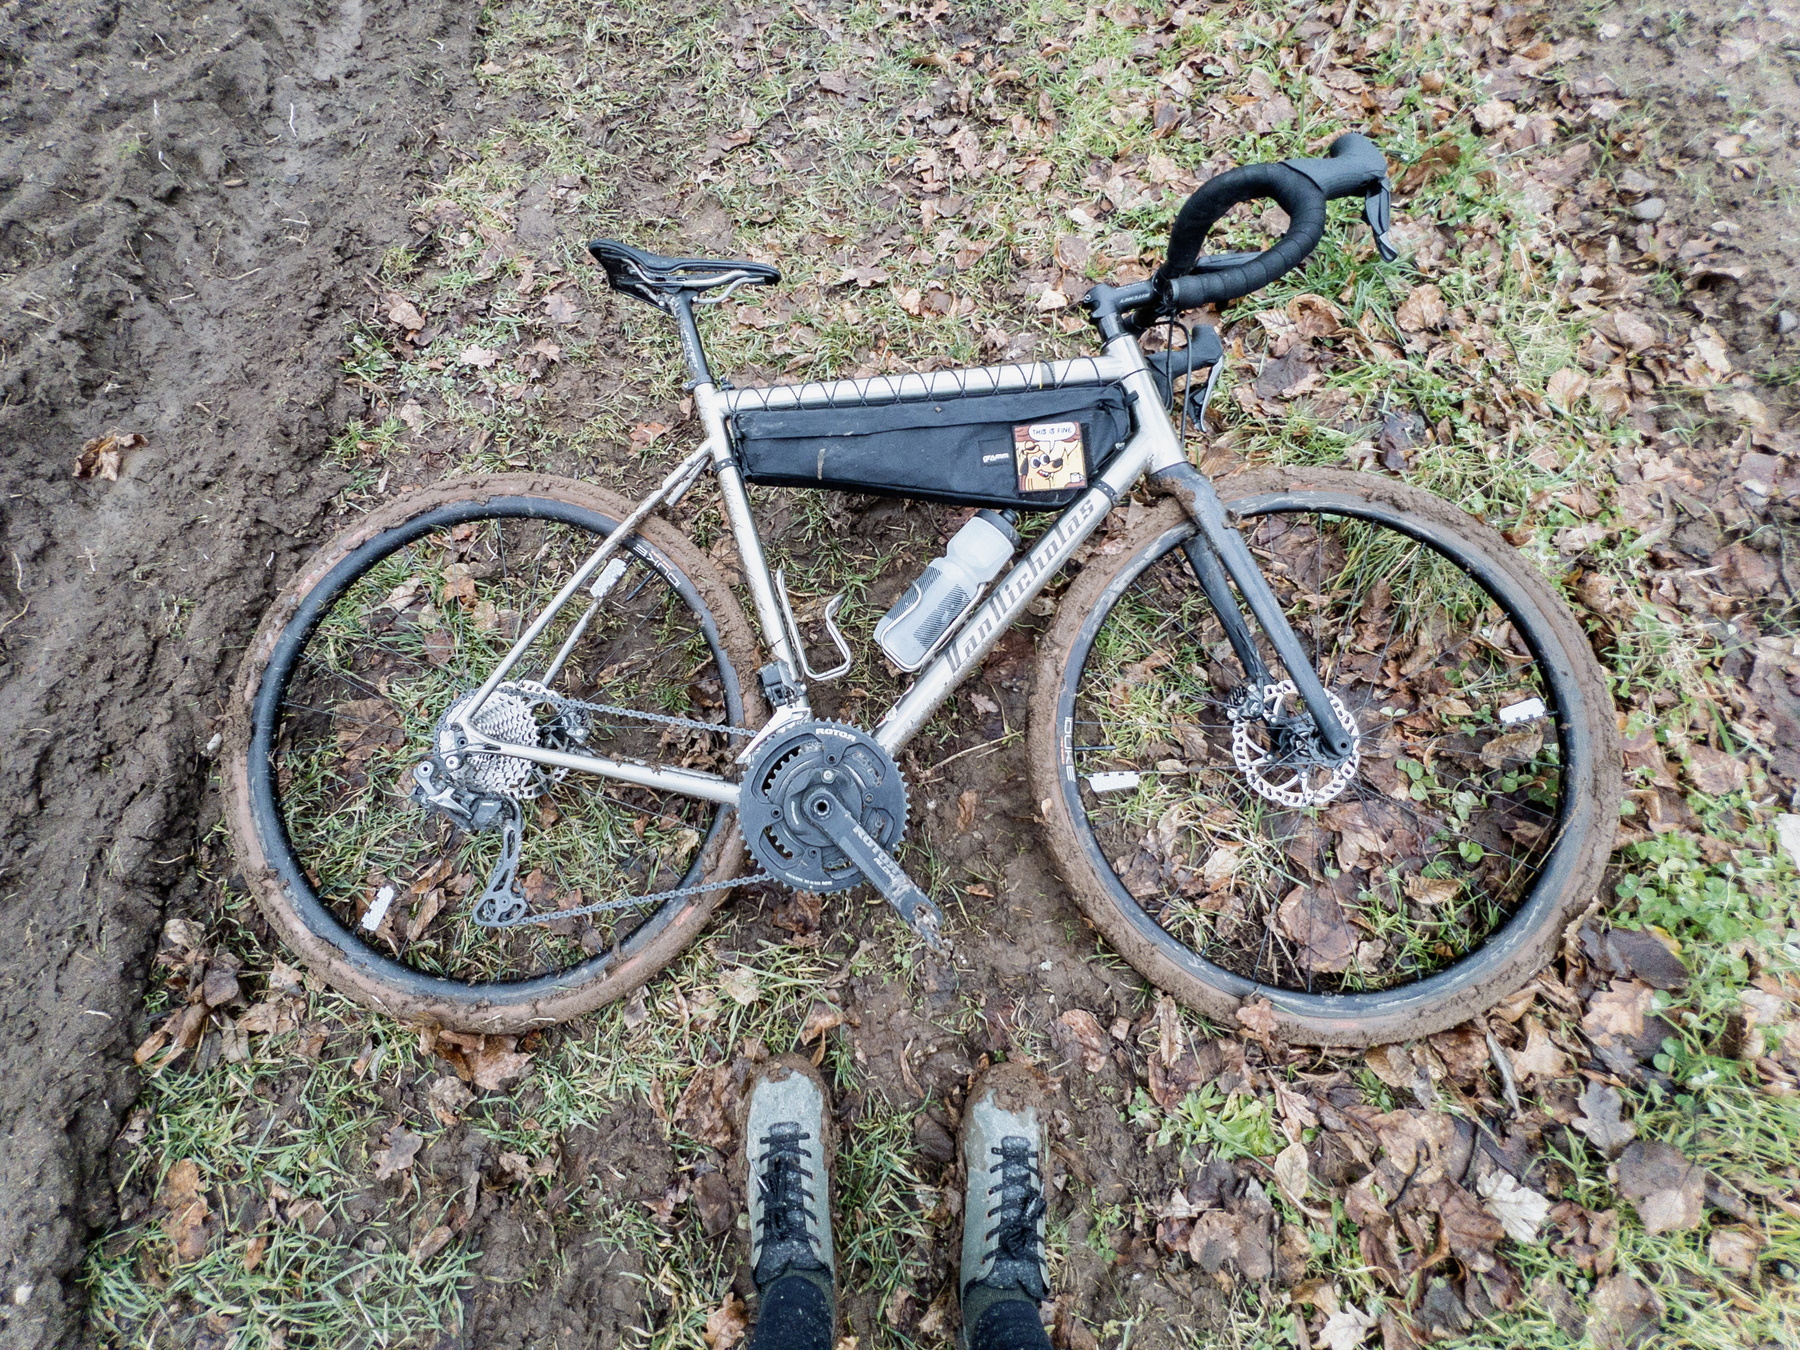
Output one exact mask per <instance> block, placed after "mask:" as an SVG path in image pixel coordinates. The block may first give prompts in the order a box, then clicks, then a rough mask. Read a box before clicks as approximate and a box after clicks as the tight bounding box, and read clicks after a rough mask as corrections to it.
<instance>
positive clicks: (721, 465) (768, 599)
mask: <svg viewBox="0 0 1800 1350" xmlns="http://www.w3.org/2000/svg"><path fill="white" fill-rule="evenodd" d="M690 323H691V318H690ZM695 345H696V347H697V346H698V342H697V341H696V344H695ZM701 360H702V362H704V361H705V357H704V356H702V357H701ZM694 406H695V408H697V409H698V410H699V413H700V423H701V425H702V426H703V427H704V428H705V429H706V443H707V445H708V446H709V447H710V448H711V450H712V458H713V476H714V477H715V478H717V479H718V480H719V496H720V497H721V498H722V499H723V500H724V503H725V519H726V520H727V521H728V522H730V525H731V537H732V539H733V540H734V541H735V542H736V544H737V550H738V557H739V559H740V560H741V561H742V562H743V564H744V581H745V584H746V585H748V586H749V588H750V600H751V603H752V604H753V605H754V606H755V609H756V622H757V626H758V627H760V628H761V629H762V634H763V642H764V644H765V645H767V647H768V649H769V655H770V656H772V657H773V658H774V659H775V662H776V663H777V664H778V665H779V666H781V668H782V673H783V674H784V676H785V677H786V678H787V679H788V681H789V682H790V683H792V684H793V685H795V686H796V687H798V686H799V685H800V684H801V679H800V664H799V662H798V660H796V658H795V653H794V650H793V648H792V646H791V645H790V644H789V642H788V637H787V625H786V624H785V623H783V622H782V618H781V608H780V605H779V604H778V603H777V601H776V599H775V582H774V580H773V579H772V578H771V577H770V575H769V562H768V559H767V558H766V557H765V556H764V555H763V546H762V536H760V535H759V534H757V532H756V517H755V516H754V515H752V514H751V512H750V494H749V493H748V492H746V491H745V490H744V475H743V473H742V472H741V471H740V470H739V469H738V465H737V459H736V458H735V457H734V456H733V455H732V453H731V441H730V439H729V437H728V436H727V435H726V432H725V404H724V400H723V399H722V398H721V397H720V395H719V387H718V386H717V385H715V384H714V383H712V381H711V380H708V381H707V382H706V383H705V384H697V385H695V386H694Z"/></svg>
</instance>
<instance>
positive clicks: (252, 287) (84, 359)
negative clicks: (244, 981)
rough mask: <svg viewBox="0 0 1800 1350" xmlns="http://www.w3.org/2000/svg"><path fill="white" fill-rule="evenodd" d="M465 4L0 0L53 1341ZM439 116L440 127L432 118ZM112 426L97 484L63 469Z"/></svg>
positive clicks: (20, 1313)
mask: <svg viewBox="0 0 1800 1350" xmlns="http://www.w3.org/2000/svg"><path fill="white" fill-rule="evenodd" d="M473 18H474V12H473V11H472V10H471V9H470V8H469V7H468V6H461V5H454V4H438V3H413V4H408V5H406V6H398V5H390V6H376V5H372V4H371V5H369V6H366V7H365V6H364V5H363V4H361V3H360V0H348V2H347V3H343V4H337V5H331V4H317V5H307V6H286V5H267V6H264V5H258V4H232V3H222V4H190V5H182V6H166V5H157V4H139V3H126V4H122V5H116V6H115V5H106V4H87V5H81V4H37V3H31V2H29V0H28V2H27V3H8V4H7V5H6V6H5V7H4V9H0V137H3V138H4V148H3V149H0V201H3V203H4V204H3V205H0V292H3V293H4V297H5V300H4V308H3V312H0V405H3V406H0V446H4V447H5V448H4V467H3V469H0V472H3V473H4V476H5V505H4V549H5V557H6V567H5V569H4V571H5V578H4V583H3V586H0V589H3V592H4V594H3V597H0V604H4V606H5V611H6V620H7V621H8V622H7V627H6V631H5V634H4V638H3V641H4V643H5V653H4V662H5V664H4V666H0V672H3V675H0V678H3V683H0V725H3V726H4V727H5V728H6V733H5V737H4V744H5V751H4V754H5V764H4V770H3V775H4V778H3V783H4V786H3V787H0V813H4V839H5V852H4V858H5V861H4V864H3V866H4V882H3V883H0V885H3V886H4V891H5V900H4V902H0V903H3V904H4V917H3V918H0V926H3V928H4V931H5V933H6V935H7V937H6V942H5V946H6V953H5V956H4V958H3V959H4V972H5V973H4V975H3V976H0V990H3V991H4V992H3V994H0V998H3V999H4V1003H3V1008H4V1011H3V1013H0V1017H3V1019H4V1025H5V1027H6V1035H5V1037H4V1048H3V1049H0V1118H3V1119H5V1121H6V1122H7V1124H8V1135H7V1143H6V1147H5V1149H4V1158H3V1160H0V1194H4V1196H5V1201H4V1203H3V1204H0V1263H3V1264H4V1272H3V1273H0V1279H3V1280H4V1288H5V1289H6V1290H7V1293H8V1298H7V1303H8V1305H9V1306H8V1317H7V1321H6V1324H5V1331H4V1333H0V1338H3V1339H5V1341H6V1342H7V1343H8V1344H9V1345H16V1346H37V1345H56V1344H69V1343H74V1342H75V1341H77V1340H79V1339H80V1335H81V1313H80V1308H79V1300H77V1299H75V1298H74V1297H73V1296H72V1295H73V1290H72V1289H71V1288H70V1287H69V1286H68V1284H67V1281H68V1280H69V1279H70V1277H71V1275H72V1274H73V1273H74V1271H75V1270H76V1268H77V1266H78V1265H79V1263H80V1261H81V1258H82V1254H83V1249H84V1244H85V1242H86V1240H87V1238H88V1236H89V1235H90V1234H91V1233H92V1232H94V1231H95V1230H97V1229H100V1228H104V1227H105V1226H106V1225H108V1224H109V1223H111V1222H112V1221H113V1220H114V1219H115V1217H116V1208H115V1204H114V1199H113V1195H112V1188H111V1186H110V1184H109V1182H108V1180H107V1172H108V1151H109V1149H110V1148H111V1145H112V1141H113V1137H114V1136H115V1135H116V1134H117V1132H118V1129H119V1124H120V1122H121V1121H122V1120H123V1119H124V1113H125V1112H126V1111H127V1110H128V1109H129V1107H130V1104H131V1102H132V1101H133V1099H134V1098H135V1097H136V1095H137V1091H138V1087H137V1081H136V1073H135V1071H134V1070H133V1069H132V1067H131V1051H132V1048H133V1046H134V1043H135V1041H136V1040H137V1039H138V1032H139V1026H138V1022H139V1018H140V1011H139V1010H140V1006H141V1001H142V993H143V987H144V980H145V977H146V969H147V965H146V963H147V959H148V957H149V955H150V953H151V952H152V951H153V950H154V943H155V937H156V934H157V932H158V931H159V929H160V928H161V926H162V915H163V910H164V908H165V906H166V905H167V904H168V903H169V898H170V896H171V895H173V894H178V893H180V892H181V891H182V890H183V888H184V887H185V886H187V885H189V884H190V881H189V871H188V860H189V858H190V857H191V855H192V854H193V851H194V848H195V846H196V843H197V841H198V839H199V837H200V835H201V834H202V833H203V832H204V831H205V830H206V829H208V828H210V826H211V824H212V821H213V818H214V812H213V811H212V809H211V808H203V806H202V799H203V796H204V790H205V789H204V785H205V781H206V775H207V761H206V757H205V751H206V746H207V743H208V741H209V739H210V738H211V737H212V735H213V726H214V721H215V718H216V715H217V713H218V711H219V706H220V694H221V691H222V690H223V689H224V687H225V682H226V680H227V678H228V676H229V675H230V673H231V671H232V670H233V668H234V666H235V663H236V660H237V654H238V651H239V650H240V648H241V647H242V644H243V643H244V641H245V640H246V635H247V634H248V633H249V631H250V629H251V627H252V626H253V624H254V622H255V616H256V613H257V611H258V610H259V609H260V608H261V607H262V605H263V604H264V602H265V600H266V598H267V597H268V596H269V595H270V594H271V592H272V591H273V589H274V587H275V586H276V585H277V584H278V582H279V580H280V578H281V577H283V576H284V575H286V574H287V573H289V572H290V571H291V570H292V569H293V568H294V566H295V565H296V563H297V562H298V560H299V558H300V557H301V556H302V555H303V554H304V553H305V552H306V551H307V550H308V549H309V548H310V547H311V545H312V533H313V532H312V526H313V525H314V523H315V522H316V521H317V520H318V518H319V513H320V510H321V507H322V505H323V504H324V503H325V502H326V501H327V500H329V498H330V496H331V495H332V493H333V492H335V491H336V490H337V486H338V483H337V478H338V475H337V473H336V472H335V471H331V470H326V469H324V468H322V460H321V456H322V451H323V449H324V447H325V444H326V440H327V438H328V436H329V435H330V434H331V433H332V432H334V431H335V430H337V429H338V428H339V427H341V426H342V424H343V422H344V420H345V418H347V417H348V416H350V415H352V414H353V413H354V412H355V411H356V410H357V403H356V401H355V400H354V399H353V398H351V397H350V396H348V395H347V393H346V392H345V391H344V390H343V388H342V385H341V381H340V378H339V361H340V359H341V349H342V342H343V333H342V325H341V315H342V313H343V312H344V311H345V309H346V308H348V307H351V306H353V305H355V304H356V303H357V301H358V297H359V295H360V294H361V288H362V280H361V278H362V277H363V276H364V275H365V274H366V273H367V272H368V271H369V270H370V269H371V268H372V267H374V266H375V265H376V263H377V262H378V260H379V259H380V256H381V253H382V251H383V250H384V249H385V248H387V247H388V246H390V245H391V244H392V243H393V242H394V241H395V240H396V238H398V237H399V235H400V233H401V232H402V231H404V230H405V228H406V221H405V214H404V209H405V205H406V202H407V199H408V195H409V194H410V193H411V192H413V191H415V190H416V183H417V181H418V178H417V175H418V174H420V173H422V172H424V170H425V167H426V161H427V156H428V153H429V148H430V145H431V143H432V139H433V137H434V136H435V135H437V134H443V133H445V132H446V131H449V130H450V129H455V130H465V129H466V128H467V127H468V125H469V120H468V119H469V118H470V117H472V116H474V115H475V113H474V108H475V105H476V102H477V100H476V98H475V95H474V91H473V90H472V88H471V86H470V85H469V82H468V81H467V79H466V78H464V77H465V74H466V72H467V70H468V68H469V64H470V51H471V24H472V21H473ZM434 129H436V130H434ZM114 431H116V432H119V433H123V434H131V433H136V434H138V435H141V436H143V437H145V438H146V444H144V445H143V446H142V447H141V448H139V449H136V450H134V451H132V452H130V453H129V457H128V460H127V462H126V463H125V465H124V468H123V471H122V472H121V473H120V475H119V481H117V482H116V483H114V482H110V481H107V480H105V479H104V478H99V479H96V480H93V481H88V480H82V481H77V480H75V479H74V478H72V476H71V471H72V469H73V467H74V465H75V460H76V454H77V452H78V451H79V450H80V448H81V446H82V445H83V444H84V443H85V442H86V441H88V440H89V439H90V438H93V437H98V436H101V435H104V434H105V433H108V432H114Z"/></svg>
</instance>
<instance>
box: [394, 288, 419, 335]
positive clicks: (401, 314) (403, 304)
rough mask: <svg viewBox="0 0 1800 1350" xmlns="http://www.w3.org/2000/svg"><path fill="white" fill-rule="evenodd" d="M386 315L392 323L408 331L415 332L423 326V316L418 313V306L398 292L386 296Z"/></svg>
mask: <svg viewBox="0 0 1800 1350" xmlns="http://www.w3.org/2000/svg"><path fill="white" fill-rule="evenodd" d="M387 302H388V307H387V316H388V318H389V319H391V320H392V321H393V322H394V323H396V324H398V325H399V326H400V327H402V328H404V329H405V330H406V331H407V332H409V333H416V332H418V331H419V329H421V328H423V327H424V326H425V316H424V315H422V314H420V313H419V310H418V307H417V306H416V305H414V304H413V302H412V301H410V300H408V299H407V298H406V297H405V296H403V295H399V294H390V295H389V296H388V297H387Z"/></svg>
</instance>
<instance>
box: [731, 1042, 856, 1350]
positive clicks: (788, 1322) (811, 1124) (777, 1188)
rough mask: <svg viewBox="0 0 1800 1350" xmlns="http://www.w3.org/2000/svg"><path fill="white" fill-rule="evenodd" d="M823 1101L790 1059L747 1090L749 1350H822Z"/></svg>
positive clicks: (827, 1226) (829, 1330)
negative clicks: (753, 1294)
mask: <svg viewBox="0 0 1800 1350" xmlns="http://www.w3.org/2000/svg"><path fill="white" fill-rule="evenodd" d="M827 1100H828V1099H827V1096H826V1090H825V1082H824V1080H823V1079H822V1078H820V1076H819V1073H818V1070H816V1069H815V1068H813V1066H812V1065H811V1064H809V1063H807V1061H806V1060H805V1059H804V1058H803V1057H801V1056H798V1055H785V1056H783V1057H781V1058H780V1059H777V1060H772V1061H771V1062H770V1063H769V1064H767V1065H766V1066H764V1068H763V1069H762V1070H761V1072H759V1073H758V1074H757V1076H756V1078H755V1080H754V1081H753V1082H752V1083H751V1085H750V1091H749V1093H748V1095H747V1100H746V1105H745V1112H744V1129H743V1138H744V1151H745V1159H746V1161H747V1163H748V1164H749V1181H748V1187H749V1202H750V1203H749V1210H750V1264H751V1269H752V1273H753V1275H754V1278H755V1280H756V1288H757V1294H758V1299H757V1305H758V1311H757V1321H756V1331H755V1333H754V1335H753V1336H752V1338H751V1342H750V1347H751V1350H831V1346H832V1342H833V1333H834V1332H835V1330H836V1327H837V1300H836V1294H835V1287H834V1286H835V1277H836V1257H835V1255H834V1253H833V1251H832V1245H831V1161H832V1158H831V1155H832V1122H831V1115H830V1112H829V1111H828V1110H827V1109H826V1108H827Z"/></svg>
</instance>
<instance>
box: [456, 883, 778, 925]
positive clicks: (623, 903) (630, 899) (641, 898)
mask: <svg viewBox="0 0 1800 1350" xmlns="http://www.w3.org/2000/svg"><path fill="white" fill-rule="evenodd" d="M776 880H777V879H776V878H775V877H772V876H770V875H769V874H768V873H767V872H752V873H750V874H749V875H748V876H741V877H732V878H730V879H729V880H726V881H703V882H701V883H700V884H699V885H698V886H682V887H679V888H677V889H676V890H672V891H652V892H651V893H650V894H649V895H628V896H624V897H622V898H621V899H618V900H599V901H596V902H595V903H594V904H591V905H583V906H581V907H580V908H579V909H559V910H557V911H556V912H555V913H554V914H522V915H520V916H519V917H518V918H516V919H508V920H506V921H505V922H503V923H488V924H481V927H483V928H489V929H502V928H521V927H523V926H525V925H526V924H532V923H536V924H546V923H561V922H562V921H563V920H564V919H579V918H583V917H584V916H586V915H589V914H610V913H612V912H613V911H614V910H620V909H636V908H638V907H640V906H642V905H660V904H662V903H663V902H664V901H667V900H680V899H682V898H683V897H685V896H689V895H701V894H704V893H705V892H707V891H722V890H724V889H726V888H727V887H729V886H755V885H757V884H759V883H763V882H773V881H776ZM478 922H479V921H478Z"/></svg>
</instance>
